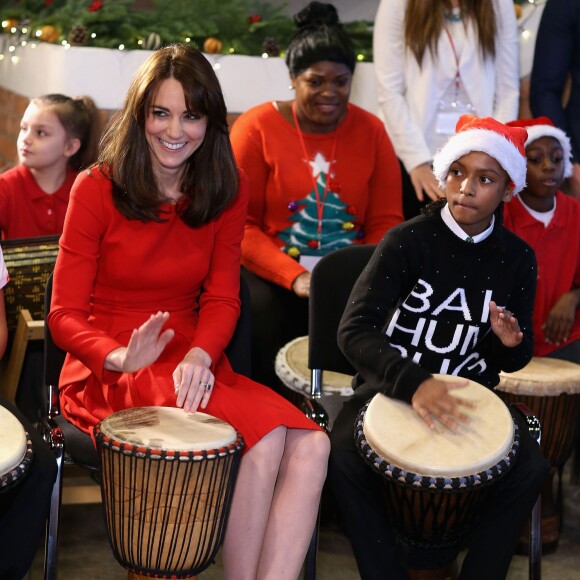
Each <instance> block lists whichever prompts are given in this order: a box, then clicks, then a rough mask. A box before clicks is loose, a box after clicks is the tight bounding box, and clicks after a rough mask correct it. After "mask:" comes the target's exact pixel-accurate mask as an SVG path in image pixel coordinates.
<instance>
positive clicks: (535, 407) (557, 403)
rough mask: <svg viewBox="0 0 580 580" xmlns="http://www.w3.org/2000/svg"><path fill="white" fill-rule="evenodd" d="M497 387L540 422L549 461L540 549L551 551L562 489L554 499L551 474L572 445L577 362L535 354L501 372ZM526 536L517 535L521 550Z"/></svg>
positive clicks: (579, 405) (578, 409)
mask: <svg viewBox="0 0 580 580" xmlns="http://www.w3.org/2000/svg"><path fill="white" fill-rule="evenodd" d="M496 391H497V394H498V395H499V396H500V397H501V398H502V399H504V400H505V401H506V403H512V402H515V401H518V402H521V403H524V404H525V405H526V406H527V407H529V408H530V410H531V411H532V412H533V413H534V415H536V417H537V418H538V419H539V421H540V424H541V425H542V440H541V443H540V448H541V450H542V453H543V454H544V456H545V457H546V459H548V461H550V463H551V465H552V469H551V470H550V475H549V477H548V478H546V482H545V484H544V487H543V489H542V516H541V522H542V523H541V530H542V532H541V533H542V551H543V552H545V553H547V552H550V551H553V550H555V549H556V548H557V546H558V540H559V538H560V524H559V520H560V518H559V509H560V508H559V507H558V504H560V502H561V489H560V491H559V493H558V499H557V501H554V493H553V484H554V475H555V473H556V471H558V470H561V469H562V468H563V466H564V463H565V462H566V460H567V459H568V457H569V456H570V454H571V452H572V449H573V446H574V441H575V436H576V430H577V424H578V416H579V413H580V365H577V364H575V363H572V362H568V361H564V360H559V359H555V358H548V357H534V358H532V360H531V361H530V362H529V363H528V364H527V365H526V366H525V367H524V368H523V369H521V370H519V371H517V372H515V373H500V376H499V384H498V386H497V387H496ZM560 480H561V477H560ZM527 538H528V535H527V528H525V529H524V531H523V532H522V535H521V536H520V546H519V549H520V551H522V550H523V551H525V550H527V544H528V539H527Z"/></svg>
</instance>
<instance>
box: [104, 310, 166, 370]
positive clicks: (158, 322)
mask: <svg viewBox="0 0 580 580" xmlns="http://www.w3.org/2000/svg"><path fill="white" fill-rule="evenodd" d="M167 320H169V312H157V314H152V315H151V316H150V317H149V319H148V320H146V321H145V322H144V323H143V324H142V325H141V326H140V327H139V328H136V329H135V330H134V331H133V334H131V338H130V339H129V344H128V345H127V346H126V347H121V348H116V349H115V350H113V351H111V352H110V353H109V354H108V355H107V357H106V359H105V368H106V369H108V370H111V371H117V372H123V373H134V372H135V371H138V370H140V369H143V368H145V367H147V366H149V365H150V364H153V363H154V362H155V361H156V360H157V359H158V358H159V355H160V354H161V353H162V352H163V350H164V349H165V347H166V346H167V345H168V344H169V341H170V340H171V339H172V338H173V336H174V334H175V332H174V331H173V330H172V329H170V328H168V329H166V330H163V326H164V325H165V323H166V322H167Z"/></svg>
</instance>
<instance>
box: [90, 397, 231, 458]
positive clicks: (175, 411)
mask: <svg viewBox="0 0 580 580" xmlns="http://www.w3.org/2000/svg"><path fill="white" fill-rule="evenodd" d="M101 432H102V433H103V435H105V436H107V437H110V438H112V439H115V440H116V441H118V442H120V443H126V444H129V445H134V446H141V447H147V448H150V449H160V450H164V451H192V452H195V451H203V450H206V449H218V448H221V447H227V446H228V445H230V444H232V443H233V442H234V441H235V440H236V438H237V433H236V430H235V429H234V428H233V427H232V426H231V425H229V424H228V423H226V422H225V421H222V420H221V419H217V418H216V417H212V416H211V415H208V414H207V413H201V412H199V411H198V412H196V413H187V412H186V411H184V410H183V409H179V408H176V407H133V408H131V409H125V410H123V411H118V412H116V413H113V414H112V415H110V416H109V417H107V418H106V419H105V420H104V421H102V422H101Z"/></svg>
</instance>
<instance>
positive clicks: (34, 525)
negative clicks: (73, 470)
mask: <svg viewBox="0 0 580 580" xmlns="http://www.w3.org/2000/svg"><path fill="white" fill-rule="evenodd" d="M0 405H2V406H3V407H5V408H6V409H8V410H9V411H10V412H11V413H12V414H13V415H15V416H16V417H17V418H18V419H19V421H20V422H21V423H22V425H23V426H24V428H25V429H26V431H27V432H28V434H29V435H30V438H31V441H32V452H33V459H32V463H31V466H30V468H29V470H28V473H26V475H25V476H24V478H23V479H22V480H21V481H19V482H18V483H16V485H15V486H14V487H12V488H11V489H9V490H8V491H6V492H4V493H0V552H1V554H2V555H1V556H0V579H1V580H16V579H20V578H22V577H23V576H24V575H25V574H26V573H27V572H28V570H29V568H30V566H31V565H32V561H33V560H34V556H35V554H36V551H37V550H38V546H39V543H40V541H41V539H42V535H43V533H44V527H45V522H46V518H47V517H48V512H49V509H50V495H51V492H52V486H53V484H54V481H55V479H56V459H55V457H54V455H53V453H52V451H51V450H50V448H49V446H48V445H47V444H46V443H45V442H44V440H43V439H42V437H41V436H40V434H39V433H38V431H37V430H36V429H35V428H34V426H33V425H32V424H31V423H30V422H29V421H28V420H27V419H26V417H25V416H24V415H23V414H22V413H21V412H20V411H19V410H18V409H17V408H16V407H15V406H14V405H12V404H10V403H8V402H7V401H6V400H4V399H0Z"/></svg>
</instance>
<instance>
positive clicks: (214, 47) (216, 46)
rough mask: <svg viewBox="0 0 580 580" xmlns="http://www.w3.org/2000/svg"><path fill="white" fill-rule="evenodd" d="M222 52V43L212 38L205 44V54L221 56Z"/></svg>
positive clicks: (207, 39)
mask: <svg viewBox="0 0 580 580" xmlns="http://www.w3.org/2000/svg"><path fill="white" fill-rule="evenodd" d="M221 51H222V41H221V40H219V39H217V38H214V37H213V36H210V37H208V38H206V39H205V42H204V43H203V52H205V53H207V54H219V53H220V52H221Z"/></svg>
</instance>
